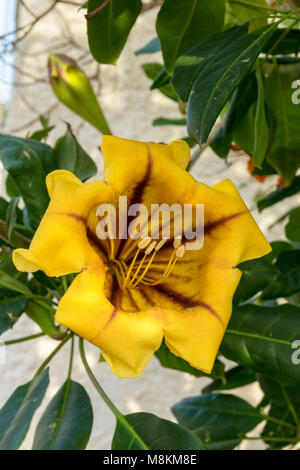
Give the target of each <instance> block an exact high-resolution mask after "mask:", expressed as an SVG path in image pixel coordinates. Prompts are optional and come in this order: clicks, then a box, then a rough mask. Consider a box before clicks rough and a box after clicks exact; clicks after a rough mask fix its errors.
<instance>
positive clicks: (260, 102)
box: [252, 68, 269, 168]
mask: <svg viewBox="0 0 300 470" xmlns="http://www.w3.org/2000/svg"><path fill="white" fill-rule="evenodd" d="M256 79H257V89H258V94H257V102H256V111H255V121H254V149H253V158H252V162H253V165H254V166H256V167H258V168H261V166H262V163H263V161H264V159H265V156H266V151H267V148H268V144H269V127H268V123H267V118H266V109H265V92H264V79H263V75H262V72H261V70H260V69H259V68H258V69H257V70H256Z"/></svg>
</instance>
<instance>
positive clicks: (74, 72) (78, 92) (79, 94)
mask: <svg viewBox="0 0 300 470" xmlns="http://www.w3.org/2000/svg"><path fill="white" fill-rule="evenodd" d="M48 70H49V77H50V82H51V85H52V88H53V91H54V93H55V94H56V96H57V98H58V99H59V101H61V102H62V103H63V104H64V105H66V106H67V107H68V108H70V109H71V110H72V111H74V113H76V114H78V115H79V116H81V117H82V118H83V119H84V120H85V121H88V122H89V123H90V124H92V126H94V127H96V129H99V131H101V132H102V133H103V134H111V131H110V128H109V126H108V124H107V121H106V119H105V116H104V114H103V111H102V109H101V108H100V105H99V103H98V100H97V98H96V95H95V93H94V90H93V88H92V85H91V84H90V81H89V79H88V78H87V76H86V75H85V73H84V72H83V71H82V70H81V69H80V67H78V65H77V64H76V62H75V61H74V60H73V59H71V58H70V57H67V56H65V55H63V54H50V56H49V59H48Z"/></svg>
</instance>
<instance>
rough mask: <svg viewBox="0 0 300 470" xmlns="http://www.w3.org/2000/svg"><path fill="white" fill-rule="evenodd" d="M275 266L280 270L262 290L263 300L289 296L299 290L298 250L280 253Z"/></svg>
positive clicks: (299, 266) (299, 267)
mask: <svg viewBox="0 0 300 470" xmlns="http://www.w3.org/2000/svg"><path fill="white" fill-rule="evenodd" d="M275 266H276V267H277V268H278V269H279V271H280V272H278V274H277V275H276V277H275V278H274V279H273V281H272V282H271V283H270V284H269V285H267V286H266V288H265V289H264V290H263V292H262V295H261V298H262V299H263V300H271V299H277V298H279V297H289V296H290V295H293V294H296V293H297V292H299V291H300V250H293V251H287V252H283V253H281V254H280V255H279V256H278V259H277V262H276V265H275Z"/></svg>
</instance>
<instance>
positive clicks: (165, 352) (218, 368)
mask: <svg viewBox="0 0 300 470" xmlns="http://www.w3.org/2000/svg"><path fill="white" fill-rule="evenodd" d="M155 355H156V357H157V359H158V360H159V362H160V364H161V365H162V366H163V367H166V368H167V369H174V370H179V371H181V372H187V373H188V374H191V375H194V376H195V377H203V376H206V377H207V376H208V377H211V378H219V377H223V375H224V364H223V363H222V362H221V361H219V359H217V360H216V362H215V365H214V367H213V370H212V371H211V374H210V375H208V374H205V373H204V372H201V370H198V369H195V368H194V367H192V366H190V364H189V363H188V362H186V361H185V360H184V359H182V358H181V357H179V356H175V354H173V353H172V352H171V351H170V349H169V348H168V347H167V346H166V343H165V342H163V343H162V345H161V347H160V348H159V349H158V351H156V353H155Z"/></svg>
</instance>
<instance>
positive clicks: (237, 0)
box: [229, 0, 286, 15]
mask: <svg viewBox="0 0 300 470" xmlns="http://www.w3.org/2000/svg"><path fill="white" fill-rule="evenodd" d="M229 3H237V4H238V5H243V6H245V7H246V8H247V7H248V8H251V9H255V10H265V11H269V12H270V13H280V14H281V15H286V12H285V11H284V10H279V8H272V7H268V6H265V5H261V4H259V3H254V2H248V0H247V1H246V0H229Z"/></svg>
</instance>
